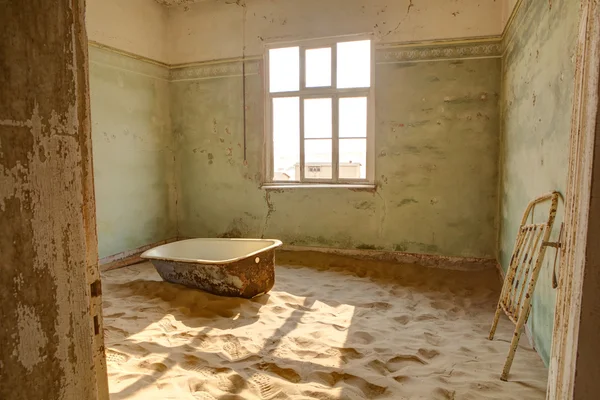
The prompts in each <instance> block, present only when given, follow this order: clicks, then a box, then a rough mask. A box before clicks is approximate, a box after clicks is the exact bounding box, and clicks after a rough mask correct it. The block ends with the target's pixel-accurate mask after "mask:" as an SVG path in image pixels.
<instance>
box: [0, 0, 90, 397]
mask: <svg viewBox="0 0 600 400" xmlns="http://www.w3.org/2000/svg"><path fill="white" fill-rule="evenodd" d="M83 20H84V7H83V2H80V1H67V0H53V1H49V2H39V1H35V2H28V3H27V4H24V3H22V2H20V1H8V2H4V3H3V10H2V14H1V15H0V24H1V25H2V26H3V29H2V30H0V42H2V43H3V44H4V45H3V46H1V47H0V69H2V71H3V72H4V73H3V74H0V86H1V87H2V91H0V143H1V146H0V254H1V255H2V257H0V315H2V323H1V324H0V343H2V346H0V360H2V364H1V366H0V382H2V383H6V382H10V387H9V386H8V385H6V384H0V398H3V399H4V398H6V399H8V398H10V399H34V398H39V397H40V393H43V394H44V398H47V399H96V398H97V396H98V393H97V380H96V374H95V364H94V349H95V348H94V346H95V345H94V343H95V341H94V338H93V336H92V322H91V317H90V309H89V307H90V299H89V293H88V291H89V289H88V284H87V277H88V276H87V273H88V268H89V269H92V268H94V266H95V264H93V262H94V261H95V260H97V253H96V238H95V224H94V219H93V213H89V212H88V210H89V209H90V208H91V209H93V207H94V204H93V189H92V188H91V187H90V186H89V185H88V183H89V182H90V181H91V168H90V166H91V155H90V154H89V152H88V150H89V145H90V140H91V139H90V132H89V128H88V127H89V125H88V123H87V117H88V108H87V63H86V57H87V54H86V52H85V49H84V48H83V49H82V47H81V43H83V42H85V41H86V37H85V30H84V29H83ZM32 60H35V62H32ZM24 65H26V66H27V68H23V66H24ZM90 201H91V204H89V202H90ZM90 260H92V262H91V263H90Z"/></svg>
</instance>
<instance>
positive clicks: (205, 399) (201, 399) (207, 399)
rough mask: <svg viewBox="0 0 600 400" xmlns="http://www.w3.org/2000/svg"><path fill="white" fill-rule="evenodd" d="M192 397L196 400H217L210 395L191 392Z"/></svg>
mask: <svg viewBox="0 0 600 400" xmlns="http://www.w3.org/2000/svg"><path fill="white" fill-rule="evenodd" d="M192 396H194V398H195V399H198V400H217V398H216V397H215V396H213V395H212V394H210V393H206V392H201V391H196V392H192Z"/></svg>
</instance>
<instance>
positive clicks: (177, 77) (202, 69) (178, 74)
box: [169, 57, 262, 82]
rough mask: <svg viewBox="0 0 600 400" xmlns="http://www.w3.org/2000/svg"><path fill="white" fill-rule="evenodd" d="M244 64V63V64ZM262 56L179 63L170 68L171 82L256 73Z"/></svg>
mask: <svg viewBox="0 0 600 400" xmlns="http://www.w3.org/2000/svg"><path fill="white" fill-rule="evenodd" d="M244 64H245V65H244ZM261 64H262V57H246V58H245V59H242V58H237V59H229V60H219V61H210V62H205V63H193V64H180V65H176V66H172V67H171V68H170V75H169V79H170V81H171V82H179V81H188V80H197V79H212V78H224V77H235V76H242V75H244V73H245V74H246V76H249V75H258V74H259V72H260V68H261Z"/></svg>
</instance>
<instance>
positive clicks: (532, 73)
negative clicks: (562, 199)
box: [499, 0, 579, 364]
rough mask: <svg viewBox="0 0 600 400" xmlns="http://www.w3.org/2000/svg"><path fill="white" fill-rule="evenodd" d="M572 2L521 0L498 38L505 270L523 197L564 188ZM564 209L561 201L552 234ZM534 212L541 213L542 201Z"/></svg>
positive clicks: (540, 287)
mask: <svg viewBox="0 0 600 400" xmlns="http://www.w3.org/2000/svg"><path fill="white" fill-rule="evenodd" d="M578 9H579V2H577V1H574V0H554V1H552V2H548V1H546V0H524V1H523V3H522V5H521V7H520V9H519V10H518V11H517V14H516V18H515V20H514V21H513V23H512V25H511V26H510V29H509V31H508V32H507V36H506V39H505V40H506V43H505V45H506V50H505V51H506V53H505V57H504V59H503V72H502V96H501V109H502V134H501V136H502V139H501V157H500V160H501V162H500V164H501V211H500V213H501V227H500V244H499V259H500V262H501V264H502V267H503V268H504V269H505V270H506V268H507V265H508V262H509V259H510V256H511V254H512V251H513V246H514V240H515V237H516V232H517V229H518V226H519V224H520V220H521V217H522V213H523V211H524V210H525V207H526V205H527V203H528V202H529V201H530V200H532V199H533V198H535V197H537V196H539V195H541V194H543V193H546V192H549V191H552V190H559V191H560V192H562V193H563V194H564V193H565V189H566V180H567V169H568V167H567V163H568V159H567V158H568V149H569V132H570V119H571V107H572V105H571V100H572V96H573V79H574V53H575V45H576V36H577V35H576V34H577V23H578ZM563 212H564V208H563V204H562V203H561V204H560V206H559V210H558V218H557V221H556V223H555V229H554V233H553V239H556V238H557V234H558V229H559V227H560V223H561V222H562V215H563ZM536 214H537V215H538V216H541V215H542V211H541V209H540V211H538V212H537V213H536ZM546 215H547V214H546ZM554 255H555V253H554V251H553V250H549V251H548V252H547V255H546V261H545V262H544V265H543V269H542V271H541V273H540V278H539V281H538V284H537V287H536V292H535V295H534V298H533V311H532V315H531V318H530V319H529V323H528V324H529V328H530V329H531V331H532V333H533V338H534V342H535V344H536V348H537V350H538V352H539V353H540V355H541V356H542V359H543V360H544V362H545V363H546V364H547V363H548V360H549V354H550V347H551V342H552V326H553V318H554V305H555V291H554V290H553V289H552V286H551V282H552V265H553V262H554Z"/></svg>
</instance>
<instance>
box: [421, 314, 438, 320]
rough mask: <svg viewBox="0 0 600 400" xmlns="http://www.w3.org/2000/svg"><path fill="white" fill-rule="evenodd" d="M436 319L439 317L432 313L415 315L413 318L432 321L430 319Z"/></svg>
mask: <svg viewBox="0 0 600 400" xmlns="http://www.w3.org/2000/svg"><path fill="white" fill-rule="evenodd" d="M436 319H439V318H438V317H436V316H435V315H433V314H421V315H419V316H417V318H415V320H417V321H432V320H436Z"/></svg>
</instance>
